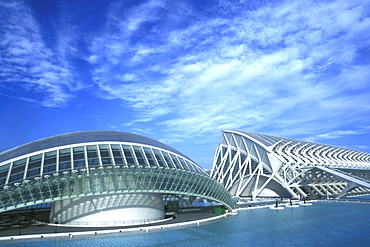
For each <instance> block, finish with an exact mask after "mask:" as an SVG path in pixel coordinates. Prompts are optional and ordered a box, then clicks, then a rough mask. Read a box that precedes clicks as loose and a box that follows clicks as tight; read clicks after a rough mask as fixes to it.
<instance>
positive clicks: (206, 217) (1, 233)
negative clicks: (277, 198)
mask: <svg viewBox="0 0 370 247" xmlns="http://www.w3.org/2000/svg"><path fill="white" fill-rule="evenodd" d="M212 210H213V208H212V207H202V208H198V209H195V210H191V211H190V210H189V211H186V210H184V211H179V212H178V214H177V217H176V218H174V219H169V220H166V221H163V222H158V223H151V224H147V225H140V226H115V227H69V226H63V227H61V226H51V225H45V224H32V225H29V226H26V227H24V226H23V227H21V225H13V226H12V227H10V229H9V228H8V229H6V230H0V240H10V239H12V238H13V239H21V238H36V237H37V238H40V237H41V236H42V237H58V236H59V237H60V236H70V235H71V236H76V234H77V235H84V234H102V233H118V232H135V231H137V232H140V231H144V232H148V231H149V230H150V231H152V230H160V229H165V228H168V227H177V228H178V227H189V226H196V225H200V224H206V223H207V222H208V223H209V222H210V221H215V220H220V219H222V218H227V217H231V216H232V215H226V214H225V215H221V216H217V215H215V214H213V212H212Z"/></svg>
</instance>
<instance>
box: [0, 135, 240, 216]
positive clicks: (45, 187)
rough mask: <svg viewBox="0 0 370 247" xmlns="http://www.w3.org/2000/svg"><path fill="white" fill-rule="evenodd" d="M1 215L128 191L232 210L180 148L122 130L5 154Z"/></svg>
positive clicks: (0, 157) (0, 160)
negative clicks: (200, 200)
mask: <svg viewBox="0 0 370 247" xmlns="http://www.w3.org/2000/svg"><path fill="white" fill-rule="evenodd" d="M0 186H2V190H0V212H4V211H8V210H13V209H17V208H22V207H25V206H32V205H36V204H40V203H45V202H54V201H59V200H65V199H73V198H82V197H87V196H94V195H107V194H122V193H132V194H135V193H157V194H158V193H160V194H166V195H167V194H172V195H177V196H182V197H187V198H195V197H202V198H206V199H210V200H212V201H215V202H219V203H221V204H223V205H225V206H226V207H227V208H229V209H232V208H233V203H232V201H231V197H230V194H229V193H228V192H227V190H226V189H225V188H224V187H223V186H222V185H221V184H220V183H218V182H217V181H216V180H214V179H212V178H211V177H210V176H209V175H208V174H207V173H206V172H205V171H204V170H203V169H202V168H201V167H199V166H198V165H197V164H196V163H194V162H193V161H192V160H190V159H189V158H187V157H186V156H185V155H183V154H181V153H180V152H178V151H177V150H175V149H172V148H170V147H168V146H166V145H164V144H163V143H160V142H157V141H154V140H152V139H149V138H145V137H142V136H137V135H133V134H128V133H122V132H113V131H87V132H77V133H70V134H65V135H61V136H55V137H51V138H46V139H42V140H39V141H36V142H33V143H29V144H25V145H22V146H19V147H17V148H14V149H11V150H8V151H5V152H3V153H0Z"/></svg>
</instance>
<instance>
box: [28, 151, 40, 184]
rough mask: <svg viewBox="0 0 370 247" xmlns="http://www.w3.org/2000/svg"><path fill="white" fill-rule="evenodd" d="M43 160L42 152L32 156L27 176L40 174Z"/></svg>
mask: <svg viewBox="0 0 370 247" xmlns="http://www.w3.org/2000/svg"><path fill="white" fill-rule="evenodd" d="M41 160H42V154H38V155H34V156H31V157H30V160H29V162H28V169H27V177H26V178H30V177H35V176H40V171H41Z"/></svg>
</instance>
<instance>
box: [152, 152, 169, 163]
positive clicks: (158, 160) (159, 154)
mask: <svg viewBox="0 0 370 247" xmlns="http://www.w3.org/2000/svg"><path fill="white" fill-rule="evenodd" d="M153 152H154V155H155V158H156V159H157V162H158V164H159V166H160V167H167V166H166V164H165V163H164V161H163V159H162V155H161V152H160V151H159V150H158V149H153Z"/></svg>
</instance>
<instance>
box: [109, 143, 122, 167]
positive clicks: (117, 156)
mask: <svg viewBox="0 0 370 247" xmlns="http://www.w3.org/2000/svg"><path fill="white" fill-rule="evenodd" d="M111 148H112V153H113V157H114V162H115V163H116V165H121V164H123V157H122V153H121V148H120V146H119V145H118V144H111Z"/></svg>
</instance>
